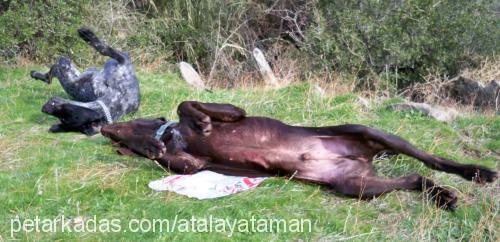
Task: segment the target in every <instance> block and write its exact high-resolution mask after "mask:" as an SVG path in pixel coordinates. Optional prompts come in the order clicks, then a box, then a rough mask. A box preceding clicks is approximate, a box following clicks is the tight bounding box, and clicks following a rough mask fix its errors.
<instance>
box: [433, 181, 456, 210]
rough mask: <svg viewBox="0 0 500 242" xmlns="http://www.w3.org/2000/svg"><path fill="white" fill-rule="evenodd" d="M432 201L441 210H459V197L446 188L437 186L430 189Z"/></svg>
mask: <svg viewBox="0 0 500 242" xmlns="http://www.w3.org/2000/svg"><path fill="white" fill-rule="evenodd" d="M429 193H430V195H431V198H432V200H433V201H434V202H435V203H436V205H437V206H438V207H439V208H442V209H446V210H451V211H453V210H455V209H456V208H457V200H458V198H457V195H456V194H455V193H454V192H453V191H451V190H448V189H446V188H443V187H439V186H435V187H432V188H430V189H429Z"/></svg>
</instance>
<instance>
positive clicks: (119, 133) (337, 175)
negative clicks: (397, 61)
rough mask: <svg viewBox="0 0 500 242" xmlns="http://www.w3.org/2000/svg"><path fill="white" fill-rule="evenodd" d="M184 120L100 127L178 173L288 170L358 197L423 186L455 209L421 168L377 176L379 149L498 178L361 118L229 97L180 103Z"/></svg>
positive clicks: (480, 177) (467, 174)
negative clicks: (335, 120) (309, 120)
mask: <svg viewBox="0 0 500 242" xmlns="http://www.w3.org/2000/svg"><path fill="white" fill-rule="evenodd" d="M177 113H178V114H179V122H178V123H177V122H172V121H168V122H167V121H166V120H164V119H136V120H132V121H129V122H125V123H115V124H110V125H105V126H103V127H102V129H101V133H102V134H103V135H104V136H106V137H108V138H110V139H112V140H113V141H114V142H115V144H117V145H120V146H122V148H120V149H119V150H118V151H119V153H120V154H133V153H135V154H139V155H142V156H145V157H148V158H150V159H154V160H156V161H157V162H158V163H159V164H160V165H162V166H163V167H165V168H168V169H171V170H172V171H174V172H178V173H195V172H198V171H201V170H211V171H215V172H219V173H223V174H227V175H243V176H286V177H289V178H293V179H296V180H302V181H308V182H314V183H318V184H323V185H326V186H329V187H331V188H333V189H334V190H335V191H336V192H338V193H340V194H344V195H347V196H353V197H357V198H358V197H359V198H367V199H369V198H373V197H377V196H380V195H383V194H385V193H388V192H391V191H394V190H410V191H417V192H425V193H427V194H429V195H430V197H431V198H432V199H433V200H434V201H435V203H436V205H437V206H439V207H441V208H445V209H453V208H455V206H456V202H457V196H456V195H455V193H454V191H453V190H452V189H449V188H447V187H442V186H438V185H436V184H435V183H434V181H432V180H431V179H429V178H427V177H424V176H422V175H419V174H411V175H407V176H403V177H398V178H386V177H381V176H378V175H377V174H376V172H375V169H374V168H373V163H372V161H373V158H374V157H375V156H376V155H377V154H380V153H381V152H388V153H392V154H398V153H400V154H405V155H407V156H410V157H414V158H416V159H418V160H420V161H421V162H423V164H424V165H426V166H427V167H429V168H431V169H434V170H438V171H443V172H447V173H452V174H455V175H458V176H461V177H462V178H464V179H467V180H469V181H475V182H478V183H486V182H493V181H495V180H496V179H497V177H498V174H497V172H496V171H494V170H490V169H488V168H486V167H482V166H479V165H474V164H460V163H458V162H455V161H453V160H450V159H447V158H444V157H440V156H437V155H433V154H429V153H426V152H424V151H422V150H419V149H417V148H416V147H415V146H413V145H412V144H410V143H409V142H408V141H406V140H404V139H402V138H400V137H398V136H396V135H392V134H388V133H385V132H382V131H379V130H376V129H372V128H369V127H366V126H362V125H357V124H346V125H339V126H329V127H301V126H291V125H287V124H284V123H282V122H280V121H278V120H275V119H271V118H266V117H247V116H246V114H245V111H244V110H243V109H241V108H238V107H235V106H233V105H230V104H218V103H200V102H196V101H185V102H182V103H181V104H180V105H179V106H178V109H177Z"/></svg>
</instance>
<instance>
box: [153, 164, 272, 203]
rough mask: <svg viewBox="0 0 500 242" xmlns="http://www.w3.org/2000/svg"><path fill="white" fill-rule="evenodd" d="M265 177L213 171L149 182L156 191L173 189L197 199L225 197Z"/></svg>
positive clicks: (256, 183)
mask: <svg viewBox="0 0 500 242" xmlns="http://www.w3.org/2000/svg"><path fill="white" fill-rule="evenodd" d="M265 179H266V178H264V177H256V178H249V177H240V176H226V175H222V174H219V173H215V172H212V171H201V172H198V173H196V174H192V175H172V176H167V177H164V178H162V179H159V180H156V181H152V182H150V183H149V185H148V186H149V188H151V189H153V190H155V191H171V192H175V193H178V194H181V195H185V196H188V197H191V198H197V199H200V200H201V199H210V198H218V197H224V196H228V195H231V194H235V193H239V192H243V191H246V190H249V189H252V188H254V187H256V186H258V185H259V184H260V183H261V182H262V181H264V180H265Z"/></svg>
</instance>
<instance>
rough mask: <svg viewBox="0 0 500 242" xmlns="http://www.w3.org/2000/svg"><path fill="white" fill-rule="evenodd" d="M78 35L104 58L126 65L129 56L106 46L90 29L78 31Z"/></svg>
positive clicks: (83, 28)
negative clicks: (107, 57)
mask: <svg viewBox="0 0 500 242" xmlns="http://www.w3.org/2000/svg"><path fill="white" fill-rule="evenodd" d="M78 34H79V35H80V37H81V38H82V39H83V40H85V41H86V42H87V43H88V44H89V45H91V46H92V47H94V49H96V50H97V52H99V53H100V54H101V55H104V56H109V57H111V58H113V59H115V60H117V61H118V63H120V64H123V63H125V62H126V61H127V60H128V59H129V58H128V56H127V55H126V54H125V53H123V52H121V51H119V50H117V49H114V48H112V47H110V46H108V45H106V44H105V43H104V42H102V41H101V40H100V39H99V38H97V36H96V35H95V34H94V32H92V31H91V30H90V29H88V28H85V27H82V28H80V29H78Z"/></svg>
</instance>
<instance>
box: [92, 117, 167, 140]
mask: <svg viewBox="0 0 500 242" xmlns="http://www.w3.org/2000/svg"><path fill="white" fill-rule="evenodd" d="M164 123H165V119H164V118H157V119H144V118H139V119H134V120H131V121H128V122H120V123H114V124H106V125H104V126H102V128H101V134H102V135H103V136H105V137H108V138H110V139H112V140H113V141H116V142H120V141H123V140H126V139H128V138H129V137H131V136H133V135H154V134H155V132H156V130H157V129H158V128H159V127H160V126H161V125H163V124H164Z"/></svg>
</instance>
